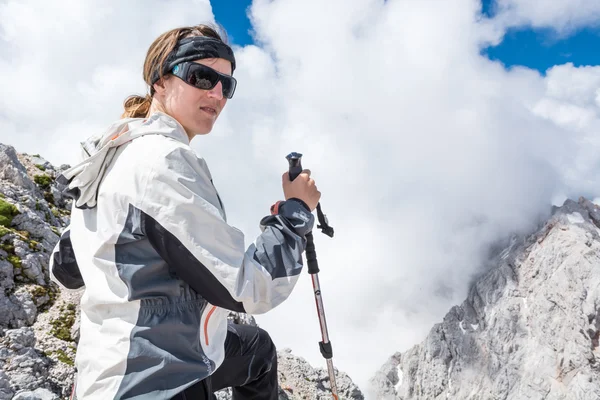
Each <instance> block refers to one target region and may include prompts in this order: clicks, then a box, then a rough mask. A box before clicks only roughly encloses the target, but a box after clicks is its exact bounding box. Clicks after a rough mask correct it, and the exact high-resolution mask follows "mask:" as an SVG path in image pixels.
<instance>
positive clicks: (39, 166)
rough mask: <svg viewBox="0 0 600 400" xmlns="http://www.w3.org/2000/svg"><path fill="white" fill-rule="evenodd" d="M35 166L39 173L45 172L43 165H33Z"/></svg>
mask: <svg viewBox="0 0 600 400" xmlns="http://www.w3.org/2000/svg"><path fill="white" fill-rule="evenodd" d="M35 166H36V168H37V169H39V170H41V171H45V170H46V167H44V166H43V165H41V164H35Z"/></svg>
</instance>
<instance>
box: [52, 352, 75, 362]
mask: <svg viewBox="0 0 600 400" xmlns="http://www.w3.org/2000/svg"><path fill="white" fill-rule="evenodd" d="M56 357H58V359H59V361H61V362H64V363H65V364H67V365H70V366H73V365H75V362H74V360H73V359H72V358H71V357H69V356H68V355H67V353H65V352H64V351H62V350H60V349H59V350H56Z"/></svg>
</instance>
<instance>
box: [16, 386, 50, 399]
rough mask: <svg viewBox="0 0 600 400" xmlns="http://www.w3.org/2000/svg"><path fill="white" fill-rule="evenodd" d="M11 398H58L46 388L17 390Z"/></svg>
mask: <svg viewBox="0 0 600 400" xmlns="http://www.w3.org/2000/svg"><path fill="white" fill-rule="evenodd" d="M12 400H59V397H58V396H57V395H56V394H54V393H52V392H51V391H49V390H48V389H43V388H38V389H35V390H34V391H33V392H30V391H24V392H19V393H17V394H16V395H15V397H13V399H12Z"/></svg>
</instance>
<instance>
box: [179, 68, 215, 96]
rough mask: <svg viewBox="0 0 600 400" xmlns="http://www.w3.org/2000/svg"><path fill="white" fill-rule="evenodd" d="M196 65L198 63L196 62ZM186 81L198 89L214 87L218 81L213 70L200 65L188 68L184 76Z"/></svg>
mask: <svg viewBox="0 0 600 400" xmlns="http://www.w3.org/2000/svg"><path fill="white" fill-rule="evenodd" d="M197 65H198V64H197ZM186 81H187V83H189V84H190V85H192V86H195V87H197V88H198V89H204V90H209V89H212V88H213V87H215V85H216V84H217V82H218V81H219V75H217V73H216V72H215V71H212V70H210V69H207V68H203V67H202V66H200V65H199V66H198V67H195V66H194V68H190V69H189V70H188V74H187V77H186Z"/></svg>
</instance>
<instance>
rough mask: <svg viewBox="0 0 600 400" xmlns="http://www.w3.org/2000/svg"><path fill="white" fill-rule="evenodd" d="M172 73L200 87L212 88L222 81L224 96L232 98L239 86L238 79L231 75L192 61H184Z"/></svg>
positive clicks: (189, 83)
mask: <svg viewBox="0 0 600 400" xmlns="http://www.w3.org/2000/svg"><path fill="white" fill-rule="evenodd" d="M171 73H172V74H173V75H175V76H177V77H179V78H181V79H182V80H183V81H184V82H185V83H187V84H188V85H191V86H193V87H196V88H198V89H203V90H210V89H212V88H214V87H215V86H217V83H219V81H221V84H222V85H223V96H225V97H227V98H228V99H231V98H232V97H233V93H234V92H235V87H236V86H237V81H236V80H235V78H234V77H232V76H230V75H225V74H222V73H220V72H219V71H215V70H214V69H212V68H210V67H208V66H206V65H204V64H198V63H195V62H192V61H184V62H182V63H180V64H177V65H176V66H175V67H173V70H172V71H171Z"/></svg>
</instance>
